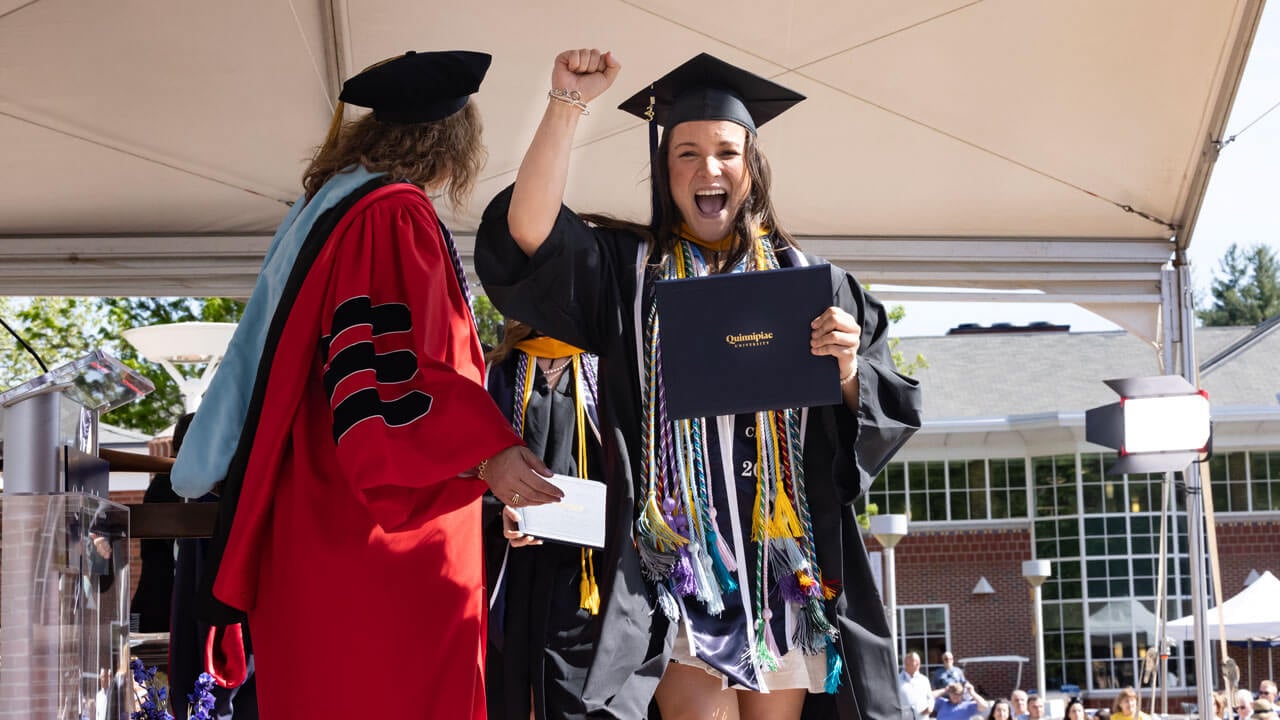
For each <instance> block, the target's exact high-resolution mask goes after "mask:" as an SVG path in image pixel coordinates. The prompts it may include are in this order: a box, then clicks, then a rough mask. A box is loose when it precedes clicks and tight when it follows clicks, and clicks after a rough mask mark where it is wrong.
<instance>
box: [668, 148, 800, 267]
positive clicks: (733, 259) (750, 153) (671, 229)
mask: <svg viewBox="0 0 1280 720" xmlns="http://www.w3.org/2000/svg"><path fill="white" fill-rule="evenodd" d="M746 135H747V140H746V144H745V145H744V147H743V155H744V157H745V159H746V164H747V175H748V177H750V178H751V189H750V191H749V192H748V193H747V197H746V198H745V199H744V200H743V202H742V207H740V208H738V214H737V216H736V217H735V218H734V219H733V245H732V246H731V247H730V248H729V259H728V262H726V263H724V264H723V265H721V267H722V268H732V267H733V266H735V265H737V264H738V262H739V261H740V260H742V258H744V257H746V256H747V255H748V253H749V252H750V251H751V249H752V248H753V247H754V245H755V243H754V237H753V236H752V227H753V226H756V227H759V226H764V227H768V228H770V229H771V230H772V231H773V239H774V240H773V242H774V247H778V248H780V247H783V246H786V245H789V246H791V247H796V243H795V240H794V239H793V238H792V237H791V234H790V233H788V232H787V231H786V230H785V229H784V228H783V227H782V225H781V223H779V222H778V214H777V213H776V212H775V211H774V209H773V199H772V194H771V192H770V190H771V189H772V188H773V170H772V169H771V168H770V167H769V160H768V159H767V158H765V156H764V153H763V152H762V151H761V150H760V141H759V139H757V138H756V136H755V135H754V134H752V133H751V132H747V134H746ZM670 151H671V129H670V128H668V129H667V131H666V132H664V133H663V134H662V142H660V143H658V152H657V154H656V155H654V157H653V160H652V172H651V177H652V178H653V180H652V182H653V192H654V193H655V194H656V196H657V198H658V208H659V217H658V218H655V220H656V221H657V222H656V224H655V227H654V233H655V235H656V238H657V250H658V252H657V257H656V261H658V262H661V261H662V260H664V259H665V258H666V257H667V256H668V255H670V254H671V252H672V250H673V249H674V248H675V242H676V237H675V230H676V228H677V227H678V226H679V225H680V222H681V217H680V209H679V208H677V207H676V204H675V201H674V200H673V199H672V198H671V171H670V168H669V167H668V165H667V155H668V154H669V153H670ZM651 222H653V221H651ZM710 239H713V240H714V239H717V238H710ZM757 269H758V268H757Z"/></svg>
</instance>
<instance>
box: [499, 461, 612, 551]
mask: <svg viewBox="0 0 1280 720" xmlns="http://www.w3.org/2000/svg"><path fill="white" fill-rule="evenodd" d="M547 480H548V482H550V483H551V484H552V485H555V486H556V487H558V488H560V489H561V490H562V491H563V492H564V497H563V498H561V499H560V502H554V503H548V504H546V505H531V506H528V507H519V508H513V509H514V510H515V511H516V515H517V516H518V517H519V520H518V522H517V523H516V525H517V527H518V528H519V529H520V532H522V533H524V534H525V535H531V536H533V537H536V538H540V539H542V540H553V541H555V542H562V543H569V544H570V545H583V546H587V547H595V548H603V547H604V503H605V485H604V483H602V482H596V481H594V480H583V479H582V478H576V477H570V476H568V475H552V476H551V477H549V478H547Z"/></svg>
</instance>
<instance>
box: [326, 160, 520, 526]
mask: <svg viewBox="0 0 1280 720" xmlns="http://www.w3.org/2000/svg"><path fill="white" fill-rule="evenodd" d="M377 195H378V197H376V198H374V197H372V196H371V198H370V199H371V200H373V202H371V203H369V204H366V205H363V207H362V208H360V209H359V210H358V214H356V215H355V216H353V217H351V218H349V220H350V222H347V223H343V224H342V227H341V228H340V230H339V232H341V233H342V235H341V236H340V237H335V238H332V239H331V240H330V242H331V243H336V245H335V252H336V254H335V257H334V262H333V264H332V266H331V270H330V277H329V281H328V283H327V289H326V291H325V298H324V306H323V308H322V310H321V313H320V323H321V328H322V337H321V342H320V352H321V361H322V363H323V370H324V386H325V392H326V394H327V395H328V398H329V407H330V409H331V410H332V423H333V439H334V442H335V443H336V447H337V458H338V462H339V465H340V466H341V469H342V471H343V473H342V474H343V475H344V476H345V477H347V478H349V480H350V482H351V484H352V486H353V489H354V490H356V491H357V495H358V496H359V497H361V498H363V500H364V502H365V504H366V507H367V508H368V509H369V511H370V513H371V514H372V515H373V518H374V520H375V521H376V522H378V524H379V525H381V526H383V528H385V529H389V530H390V529H395V528H396V527H397V526H399V525H401V524H403V523H404V522H406V521H407V520H409V519H410V518H411V517H412V516H413V515H414V514H415V512H416V510H419V509H420V508H416V507H415V503H420V502H423V501H424V500H423V498H422V497H421V493H419V492H418V491H419V490H421V489H423V488H426V487H428V486H431V485H433V484H435V483H442V482H467V483H474V484H475V486H476V489H475V490H476V496H477V497H479V495H480V494H481V493H483V491H484V484H483V483H482V482H481V481H480V480H478V479H475V478H471V477H468V478H459V475H460V474H461V473H463V472H466V471H467V470H469V469H471V468H474V467H475V466H476V465H477V464H479V463H480V461H481V460H484V459H485V458H488V457H492V456H493V455H494V454H496V453H498V452H500V451H501V450H503V449H505V448H508V447H510V446H512V445H516V444H519V443H520V442H521V441H520V438H519V437H518V436H517V435H516V434H515V432H514V430H512V428H511V424H510V423H509V422H507V420H506V419H505V418H503V416H502V414H501V413H500V412H499V411H498V409H497V407H496V406H495V405H494V403H493V401H492V400H491V399H490V397H489V395H488V393H487V392H486V391H485V389H484V386H483V382H484V378H483V376H484V361H483V355H482V351H481V348H480V342H479V339H478V337H477V335H476V332H475V327H474V324H473V322H472V319H471V311H470V308H469V307H468V306H467V302H466V298H465V296H464V295H463V292H462V288H461V287H459V284H458V279H457V274H456V273H455V271H454V265H453V262H452V259H451V255H450V254H449V251H448V249H447V246H446V245H445V241H444V237H443V234H442V232H441V228H440V224H439V220H438V219H437V216H436V214H435V210H434V208H432V206H431V203H430V201H429V200H428V199H427V197H426V195H425V194H424V193H423V192H422V191H421V190H420V189H418V188H416V187H413V186H410V185H407V184H404V183H400V184H396V185H391V186H388V187H387V188H384V189H382V190H379V191H377Z"/></svg>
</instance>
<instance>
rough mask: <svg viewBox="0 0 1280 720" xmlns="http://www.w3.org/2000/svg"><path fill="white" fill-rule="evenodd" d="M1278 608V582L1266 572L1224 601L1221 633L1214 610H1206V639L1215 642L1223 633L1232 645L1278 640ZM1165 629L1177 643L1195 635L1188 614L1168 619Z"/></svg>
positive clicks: (1279, 599) (1279, 620) (1279, 601)
mask: <svg viewBox="0 0 1280 720" xmlns="http://www.w3.org/2000/svg"><path fill="white" fill-rule="evenodd" d="M1277 607H1280V579H1278V578H1276V576H1275V575H1272V574H1271V571H1270V570H1268V571H1266V572H1264V573H1262V575H1261V576H1259V577H1258V579H1257V580H1254V581H1253V582H1252V583H1251V584H1250V585H1249V586H1248V587H1246V588H1245V589H1244V590H1241V591H1240V592H1238V593H1236V594H1235V595H1234V596H1232V597H1231V598H1230V599H1228V600H1224V601H1223V603H1222V613H1223V626H1222V627H1223V631H1221V632H1220V631H1219V625H1218V610H1217V608H1210V609H1208V610H1206V611H1205V624H1206V625H1208V626H1209V638H1210V639H1211V640H1217V639H1219V638H1221V637H1222V635H1223V634H1225V635H1226V638H1227V640H1229V641H1232V642H1247V641H1250V640H1252V641H1254V642H1266V641H1276V640H1280V612H1278V611H1277V609H1276V608H1277ZM1167 627H1168V634H1169V637H1172V638H1174V639H1176V640H1191V639H1192V637H1193V636H1194V630H1193V629H1192V616H1191V615H1188V616H1186V617H1183V618H1178V619H1177V620H1171V621H1170V622H1169V624H1168V626H1167Z"/></svg>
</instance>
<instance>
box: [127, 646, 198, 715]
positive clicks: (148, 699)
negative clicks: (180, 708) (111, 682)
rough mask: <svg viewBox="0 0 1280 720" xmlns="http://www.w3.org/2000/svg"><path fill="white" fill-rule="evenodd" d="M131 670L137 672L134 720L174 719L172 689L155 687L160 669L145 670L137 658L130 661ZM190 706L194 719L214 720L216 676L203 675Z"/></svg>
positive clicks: (193, 693) (135, 673)
mask: <svg viewBox="0 0 1280 720" xmlns="http://www.w3.org/2000/svg"><path fill="white" fill-rule="evenodd" d="M129 670H131V671H132V673H133V682H134V691H133V696H134V700H136V701H137V705H138V710H135V711H134V712H133V714H131V715H130V716H129V718H130V720H173V713H171V712H169V688H165V687H162V688H157V687H156V686H155V680H156V668H154V667H150V668H148V667H145V666H143V664H142V661H141V660H139V659H137V658H133V659H132V660H130V661H129ZM187 703H188V708H189V709H190V710H189V712H188V717H189V718H190V720H213V706H214V698H213V676H211V675H209V673H200V677H199V678H197V679H196V687H195V689H194V690H192V692H191V694H190V695H188V696H187Z"/></svg>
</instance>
